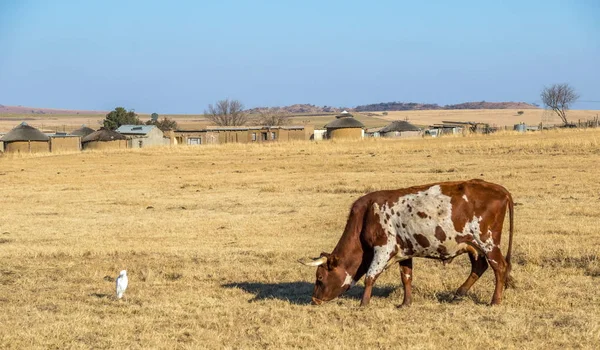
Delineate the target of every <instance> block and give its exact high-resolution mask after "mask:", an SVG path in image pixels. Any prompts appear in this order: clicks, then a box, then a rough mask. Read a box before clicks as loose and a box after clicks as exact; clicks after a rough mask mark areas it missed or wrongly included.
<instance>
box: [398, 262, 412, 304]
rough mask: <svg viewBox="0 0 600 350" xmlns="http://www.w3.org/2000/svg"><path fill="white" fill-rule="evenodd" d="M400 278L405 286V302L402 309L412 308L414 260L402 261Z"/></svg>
mask: <svg viewBox="0 0 600 350" xmlns="http://www.w3.org/2000/svg"><path fill="white" fill-rule="evenodd" d="M400 277H401V278H402V285H403V286H404V301H402V305H400V307H406V306H410V304H411V303H412V259H408V260H404V261H400Z"/></svg>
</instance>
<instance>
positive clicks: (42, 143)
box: [0, 122, 50, 153]
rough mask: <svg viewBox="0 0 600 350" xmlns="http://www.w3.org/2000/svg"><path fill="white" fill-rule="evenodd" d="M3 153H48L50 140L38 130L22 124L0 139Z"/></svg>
mask: <svg viewBox="0 0 600 350" xmlns="http://www.w3.org/2000/svg"><path fill="white" fill-rule="evenodd" d="M0 141H2V143H3V145H4V146H3V151H4V152H14V153H37V152H50V142H49V141H50V138H49V137H48V136H47V135H45V134H44V133H43V132H41V131H39V130H38V129H36V128H34V127H32V126H29V125H27V123H25V122H22V123H21V124H19V125H18V126H16V127H14V128H13V129H12V130H11V131H9V132H8V133H6V134H5V135H4V136H2V137H1V138H0Z"/></svg>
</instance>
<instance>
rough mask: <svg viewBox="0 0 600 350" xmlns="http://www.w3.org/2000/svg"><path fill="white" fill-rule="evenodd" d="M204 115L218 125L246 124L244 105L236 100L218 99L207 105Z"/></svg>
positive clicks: (246, 117)
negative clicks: (213, 103)
mask: <svg viewBox="0 0 600 350" xmlns="http://www.w3.org/2000/svg"><path fill="white" fill-rule="evenodd" d="M204 115H205V116H206V118H208V119H209V120H210V121H212V122H213V123H215V125H219V126H240V125H244V124H246V122H247V121H248V116H247V115H246V113H245V112H244V105H243V104H242V103H241V102H240V101H238V100H229V99H225V100H220V101H217V103H215V105H214V106H213V105H212V104H209V105H208V111H206V110H205V111H204Z"/></svg>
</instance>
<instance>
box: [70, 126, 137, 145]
mask: <svg viewBox="0 0 600 350" xmlns="http://www.w3.org/2000/svg"><path fill="white" fill-rule="evenodd" d="M115 140H127V137H125V135H121V134H119V133H118V132H116V131H113V130H109V129H105V128H100V129H99V130H97V131H94V132H93V133H91V134H89V135H87V136H85V137H84V138H82V139H81V143H86V142H91V141H115Z"/></svg>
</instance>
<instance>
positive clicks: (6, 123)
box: [0, 109, 600, 132]
mask: <svg viewBox="0 0 600 350" xmlns="http://www.w3.org/2000/svg"><path fill="white" fill-rule="evenodd" d="M517 112H518V110H516V109H471V110H427V111H392V112H388V114H387V115H383V113H382V112H373V113H370V112H366V113H355V114H354V116H355V118H356V119H358V120H360V121H361V122H362V123H363V124H364V125H365V126H366V127H367V128H376V127H383V126H386V125H388V124H389V123H390V121H393V120H408V121H410V122H411V123H413V124H415V125H418V126H422V127H427V126H429V125H432V124H437V123H442V121H472V122H480V123H489V124H490V125H492V126H510V127H512V126H513V125H514V124H517V123H526V124H528V125H538V124H539V123H540V122H543V123H544V124H545V125H550V124H552V125H553V124H561V122H560V120H559V119H558V117H556V116H555V115H554V114H552V113H550V112H548V111H545V110H543V109H525V110H523V112H524V113H523V114H522V115H519V114H518V113H517ZM599 114H600V111H597V110H573V111H570V112H569V114H568V117H569V120H570V121H572V122H575V123H576V122H577V121H578V120H580V119H581V120H592V119H593V118H594V117H596V116H598V115H599ZM161 117H168V118H171V119H173V120H175V121H177V123H178V125H179V127H180V128H182V129H198V128H203V127H206V126H208V125H211V122H210V121H209V120H207V119H206V118H205V117H204V116H203V115H200V114H199V115H167V114H165V115H161ZM103 119H104V116H103V115H99V114H88V115H61V114H56V115H39V114H0V132H7V131H9V130H10V129H12V128H14V127H15V126H17V125H18V124H19V123H21V122H22V121H25V122H27V123H28V124H30V125H32V126H34V127H36V128H39V129H41V130H46V131H67V132H69V131H72V130H75V129H78V128H79V127H81V125H82V124H85V125H87V126H89V127H91V128H94V129H97V128H99V127H100V126H101V124H102V120H103ZM140 119H141V120H142V121H146V120H148V119H150V116H149V115H146V114H141V115H140ZM253 119H256V116H252V115H251V116H250V120H253ZM334 119H335V113H332V114H325V115H297V116H292V117H291V118H290V119H289V123H290V124H293V125H304V124H306V125H312V126H314V127H315V129H322V128H323V126H324V125H325V124H327V123H329V122H330V121H332V120H334Z"/></svg>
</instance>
